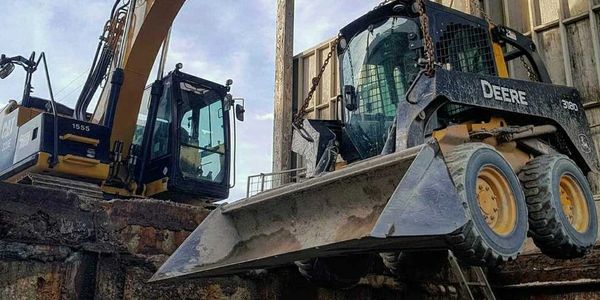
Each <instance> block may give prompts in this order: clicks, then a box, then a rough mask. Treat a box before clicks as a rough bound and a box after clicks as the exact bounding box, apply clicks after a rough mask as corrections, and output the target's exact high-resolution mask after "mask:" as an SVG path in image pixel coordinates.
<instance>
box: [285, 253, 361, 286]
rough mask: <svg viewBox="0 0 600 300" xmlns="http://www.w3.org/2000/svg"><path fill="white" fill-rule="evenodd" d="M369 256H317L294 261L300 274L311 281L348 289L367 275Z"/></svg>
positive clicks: (318, 284) (320, 284)
mask: <svg viewBox="0 0 600 300" xmlns="http://www.w3.org/2000/svg"><path fill="white" fill-rule="evenodd" d="M371 262H372V260H371V257H370V256H365V255H352V256H340V257H319V258H313V259H307V260H302V261H296V262H295V264H296V266H297V267H298V271H299V272H300V274H301V275H302V276H303V277H304V278H306V279H307V280H308V281H310V282H311V283H313V284H315V285H317V286H320V287H325V288H334V289H349V288H352V287H354V286H355V285H357V284H358V282H359V281H360V279H361V278H362V277H364V276H365V275H367V273H368V272H369V270H370V267H371Z"/></svg>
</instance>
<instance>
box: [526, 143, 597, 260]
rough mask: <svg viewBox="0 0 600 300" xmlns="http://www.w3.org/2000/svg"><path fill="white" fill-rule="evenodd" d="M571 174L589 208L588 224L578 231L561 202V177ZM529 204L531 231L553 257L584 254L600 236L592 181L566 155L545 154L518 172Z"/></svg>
mask: <svg viewBox="0 0 600 300" xmlns="http://www.w3.org/2000/svg"><path fill="white" fill-rule="evenodd" d="M563 175H570V176H572V178H573V179H575V181H576V182H577V184H578V185H579V187H580V188H581V191H582V192H583V195H584V197H585V203H586V205H587V208H588V209H587V211H588V217H589V222H588V227H587V229H585V231H583V232H579V231H577V230H576V229H575V227H573V226H572V225H571V223H570V222H569V219H568V218H567V216H566V215H565V212H564V211H563V209H562V206H561V200H560V190H559V189H560V179H561V177H562V176H563ZM519 179H520V180H521V183H522V185H523V189H524V190H525V196H526V198H527V206H528V208H529V233H530V235H531V237H532V238H533V241H534V243H535V245H536V246H537V247H538V248H540V250H541V251H542V253H544V254H546V255H548V256H550V257H553V258H576V257H581V256H583V255H585V253H586V252H587V251H588V250H590V248H591V247H592V246H593V245H594V244H595V243H596V239H597V238H598V219H597V215H596V205H595V203H594V197H593V194H592V191H591V188H590V186H589V183H588V181H587V179H586V177H585V175H584V174H583V172H582V171H581V170H580V169H579V167H578V166H577V164H575V162H574V161H572V160H571V159H569V158H568V157H567V156H564V155H542V156H539V157H536V158H535V159H533V160H532V161H530V162H529V163H528V164H527V165H526V166H525V167H524V168H523V170H521V172H520V174H519Z"/></svg>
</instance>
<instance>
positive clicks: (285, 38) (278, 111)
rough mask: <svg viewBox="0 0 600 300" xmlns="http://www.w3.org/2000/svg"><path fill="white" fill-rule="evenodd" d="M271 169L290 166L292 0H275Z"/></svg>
mask: <svg viewBox="0 0 600 300" xmlns="http://www.w3.org/2000/svg"><path fill="white" fill-rule="evenodd" d="M276 42H277V45H276V47H277V49H276V52H275V101H274V128H273V171H274V172H277V171H282V170H287V169H290V167H291V151H290V149H291V146H292V80H293V74H292V67H293V55H294V53H293V51H294V0H277V41H276Z"/></svg>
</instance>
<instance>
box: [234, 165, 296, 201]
mask: <svg viewBox="0 0 600 300" xmlns="http://www.w3.org/2000/svg"><path fill="white" fill-rule="evenodd" d="M305 178H306V168H300V169H292V170H285V171H281V172H273V173H260V174H257V175H252V176H248V186H247V188H246V197H252V196H254V195H256V194H258V193H262V192H264V191H268V190H271V189H274V188H278V187H280V186H283V185H286V184H289V183H295V182H300V181H302V180H303V179H305Z"/></svg>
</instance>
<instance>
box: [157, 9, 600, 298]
mask: <svg viewBox="0 0 600 300" xmlns="http://www.w3.org/2000/svg"><path fill="white" fill-rule="evenodd" d="M335 44H336V46H335V48H334V49H333V50H335V51H337V55H338V58H339V68H340V70H339V72H340V75H341V76H340V77H341V80H340V81H341V93H342V95H343V99H344V118H343V120H342V121H323V120H304V118H303V111H302V110H300V111H299V113H298V115H297V118H296V119H295V123H296V124H295V129H294V137H293V138H294V145H293V150H294V151H295V152H296V153H298V154H301V155H302V156H303V157H304V160H305V162H306V163H307V172H308V174H309V176H308V177H310V178H309V179H307V180H305V181H303V182H299V183H293V184H288V185H284V186H281V187H279V188H276V189H273V190H269V191H266V192H263V193H260V194H258V195H255V196H253V197H250V198H247V199H243V200H240V201H237V202H234V203H230V204H225V205H222V206H220V207H219V208H217V209H216V210H214V211H213V212H212V213H211V214H210V215H209V216H208V217H207V218H206V219H205V220H204V221H203V222H202V224H201V225H200V226H199V227H198V228H197V229H196V230H195V231H194V232H193V233H192V234H191V235H190V236H189V238H188V239H187V240H186V241H185V242H184V243H183V244H182V245H181V246H180V247H179V249H177V251H175V253H174V254H173V255H172V256H171V257H170V258H169V259H168V260H167V261H166V262H165V263H164V265H163V266H162V267H161V268H160V269H159V270H158V272H157V273H156V274H155V275H154V276H153V278H152V279H151V280H152V281H158V280H165V279H171V278H176V277H193V276H201V277H206V276H221V275H227V274H234V273H240V272H245V271H249V270H253V269H261V268H273V267H276V266H282V265H286V264H292V263H294V262H296V265H297V266H298V267H299V269H300V271H301V273H302V274H303V275H305V276H306V277H307V278H309V279H311V280H313V281H315V282H322V281H334V282H335V283H338V284H341V285H342V286H343V285H347V284H352V283H356V281H357V280H358V278H360V276H362V275H364V273H365V272H367V271H368V266H369V260H370V259H372V258H373V257H381V258H383V262H384V263H385V265H386V266H388V267H389V268H390V270H391V271H392V272H394V271H396V270H397V269H398V268H401V267H402V264H403V260H406V259H407V257H409V258H410V255H406V254H410V253H411V252H410V251H413V252H412V253H414V251H422V250H428V251H429V250H436V249H441V250H444V249H450V250H451V251H452V252H453V253H454V254H455V255H456V256H457V257H458V258H459V259H460V260H461V261H462V263H464V264H469V265H483V266H490V265H497V264H499V263H502V262H503V261H507V260H512V259H515V258H516V256H517V255H518V253H519V251H520V249H521V247H522V245H523V243H524V241H525V239H526V237H527V235H528V232H529V234H530V236H531V237H532V238H533V240H534V242H535V244H536V245H537V246H538V247H539V248H540V249H541V251H542V252H543V253H545V254H547V255H549V256H551V257H555V258H573V257H580V256H583V255H584V254H585V253H586V251H587V250H589V249H590V247H592V245H594V244H595V242H596V239H597V228H598V225H597V216H596V208H595V204H594V201H593V197H592V192H591V190H590V186H589V184H588V182H587V179H586V174H587V173H589V172H593V171H596V170H597V167H598V158H597V154H596V150H595V148H594V145H593V143H592V141H591V139H590V132H589V127H588V123H587V119H586V116H585V113H584V111H583V107H582V105H581V102H580V95H579V93H578V92H577V90H576V89H574V88H570V87H565V86H558V85H553V84H552V83H551V81H550V77H549V75H548V72H547V71H546V68H545V66H544V64H543V62H542V60H541V59H540V56H539V54H538V53H537V51H536V46H535V45H534V44H533V42H532V41H531V40H530V39H528V38H527V37H525V36H524V35H522V34H520V33H518V32H516V31H514V30H511V29H509V28H506V27H504V26H499V25H493V24H491V23H490V22H489V21H486V20H483V19H480V18H477V17H474V16H471V15H467V14H464V13H461V12H458V11H455V10H452V9H449V8H447V7H445V6H442V5H439V4H436V3H434V2H431V1H426V0H417V1H414V0H413V1H409V0H401V1H394V2H392V3H389V4H386V5H382V6H380V7H378V8H376V9H374V10H373V11H371V12H369V13H367V14H366V15H364V16H362V17H360V18H359V19H357V20H356V21H354V22H352V23H351V24H349V25H347V26H346V27H345V28H343V29H342V30H341V32H340V35H339V38H338V39H337V43H335ZM515 59H523V61H524V63H526V64H527V66H528V69H529V70H530V72H531V74H530V75H531V77H532V78H535V79H536V80H535V81H523V80H515V79H509V78H508V72H507V62H509V61H513V60H515ZM339 159H343V160H344V161H345V162H347V165H346V166H345V167H343V168H340V167H336V166H339V165H340V164H338V163H337V162H339ZM374 254H375V255H374ZM377 254H380V256H378V255H377ZM404 262H405V261H404ZM338 286H339V285H338Z"/></svg>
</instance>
